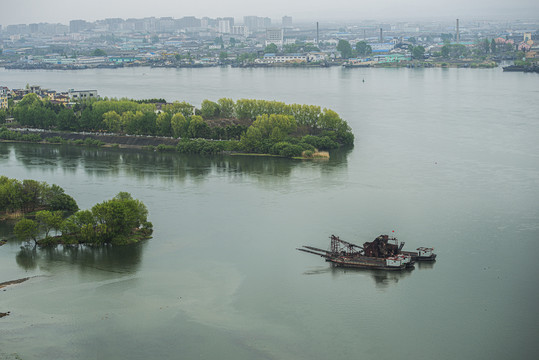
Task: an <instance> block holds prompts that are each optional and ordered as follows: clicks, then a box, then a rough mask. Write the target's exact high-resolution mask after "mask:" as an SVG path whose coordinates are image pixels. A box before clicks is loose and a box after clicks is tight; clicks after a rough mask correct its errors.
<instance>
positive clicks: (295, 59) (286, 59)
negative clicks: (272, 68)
mask: <svg viewBox="0 0 539 360" xmlns="http://www.w3.org/2000/svg"><path fill="white" fill-rule="evenodd" d="M300 62H307V55H302V54H283V55H275V54H265V55H264V58H263V59H256V60H255V63H258V64H277V63H280V64H282V63H300Z"/></svg>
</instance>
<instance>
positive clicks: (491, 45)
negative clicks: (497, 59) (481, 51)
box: [490, 39, 498, 54]
mask: <svg viewBox="0 0 539 360" xmlns="http://www.w3.org/2000/svg"><path fill="white" fill-rule="evenodd" d="M490 51H491V52H492V53H493V54H496V53H497V52H498V51H497V48H496V41H495V40H494V39H492V41H491V42H490Z"/></svg>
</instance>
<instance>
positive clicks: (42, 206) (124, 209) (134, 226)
mask: <svg viewBox="0 0 539 360" xmlns="http://www.w3.org/2000/svg"><path fill="white" fill-rule="evenodd" d="M0 215H1V218H0V220H4V221H5V220H9V219H13V220H15V219H20V220H18V222H17V223H16V224H15V227H14V233H15V235H16V236H17V238H18V239H19V240H22V241H34V244H35V245H39V246H53V245H59V244H61V245H79V244H83V245H93V246H99V245H104V244H111V245H127V244H132V243H136V242H139V241H141V240H145V239H148V238H150V236H151V234H152V232H153V225H152V223H151V222H149V221H148V219H147V218H148V209H147V208H146V206H145V205H144V204H143V203H142V202H141V201H140V200H137V199H133V198H132V196H131V195H130V194H129V193H127V192H120V193H118V194H117V195H116V196H115V197H114V198H112V199H110V200H106V201H104V202H102V203H99V204H96V205H94V206H93V207H92V208H91V209H90V210H78V206H77V204H76V202H75V200H74V199H73V198H72V197H71V196H69V195H67V194H65V193H64V190H63V189H62V188H60V187H59V186H58V185H52V186H49V185H48V184H46V183H44V182H41V183H40V182H38V181H35V180H23V181H22V182H21V181H18V180H16V179H9V178H7V177H5V176H2V177H0ZM53 232H54V233H55V235H54V236H53V235H52V233H53Z"/></svg>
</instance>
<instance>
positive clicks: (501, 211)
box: [0, 68, 539, 360]
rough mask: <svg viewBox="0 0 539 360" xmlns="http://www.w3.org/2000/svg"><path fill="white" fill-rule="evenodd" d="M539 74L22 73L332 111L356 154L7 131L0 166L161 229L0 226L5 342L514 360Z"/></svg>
mask: <svg viewBox="0 0 539 360" xmlns="http://www.w3.org/2000/svg"><path fill="white" fill-rule="evenodd" d="M538 80H539V75H537V74H525V73H503V72H502V70H501V69H500V68H497V69H484V70H483V69H349V70H346V69H340V68H330V69H288V68H276V69H232V68H210V69H179V70H175V69H150V68H128V69H120V70H105V69H104V70H84V71H15V70H10V71H8V70H4V69H0V85H4V86H8V87H10V88H21V87H24V86H25V85H26V84H27V83H29V84H31V85H33V84H38V85H41V86H42V87H45V88H50V89H55V90H59V91H65V90H67V89H70V88H74V89H78V90H82V89H96V90H98V92H99V95H101V96H109V97H112V96H114V97H130V98H138V99H140V98H159V97H162V98H165V99H167V100H168V101H172V100H180V101H183V100H185V101H188V102H191V103H192V104H194V105H196V106H200V103H201V102H202V100H204V99H210V100H213V101H216V100H217V99H219V98H221V97H231V98H233V99H239V98H257V99H268V100H280V101H284V102H286V103H301V104H316V105H321V106H323V107H329V108H331V109H333V110H335V111H336V112H337V113H339V114H340V115H341V116H342V117H343V118H344V119H345V120H347V121H348V123H349V124H350V126H351V127H352V129H353V131H354V134H355V136H356V143H355V147H354V148H353V149H343V150H340V151H334V152H332V153H331V158H330V160H328V161H300V160H289V159H279V158H252V157H241V156H213V157H205V156H180V155H175V154H160V153H152V152H144V151H134V150H119V149H91V148H79V147H65V146H56V145H47V146H41V145H34V144H10V143H0V175H5V176H8V177H12V178H17V179H28V178H31V179H36V180H40V181H46V182H48V183H55V184H58V185H60V186H62V187H63V188H64V189H65V190H66V192H67V193H68V194H70V195H72V196H73V197H74V198H75V199H76V200H77V202H78V204H79V206H80V207H81V208H89V207H91V206H92V205H93V204H95V203H97V202H101V201H103V200H106V199H109V198H111V197H112V196H114V195H115V194H116V193H118V192H120V191H128V192H130V193H131V194H132V195H133V196H134V197H136V198H138V199H140V200H142V201H143V202H144V203H145V204H146V205H147V207H148V209H149V213H150V215H149V219H150V221H152V222H153V224H154V234H153V238H152V239H150V240H148V241H146V242H144V243H142V244H139V245H137V246H132V247H127V248H102V249H89V248H78V249H77V248H69V249H67V248H66V249H63V248H60V247H59V248H56V249H33V248H32V247H25V246H22V245H23V244H21V243H20V242H18V241H16V240H15V239H13V238H12V237H11V235H10V232H11V228H10V227H9V226H7V225H1V226H0V238H3V237H8V238H9V242H8V243H7V244H6V245H4V246H2V247H0V282H3V281H8V280H14V279H18V278H22V277H27V276H29V277H31V278H30V280H28V281H26V282H24V283H22V284H18V285H13V286H9V287H7V288H4V289H2V291H0V312H7V311H10V312H11V313H10V315H9V316H6V317H4V318H2V319H0V358H12V356H14V355H12V354H18V356H19V357H20V358H21V359H24V360H27V359H157V358H159V359H179V358H181V359H195V358H199V359H238V360H239V359H249V360H250V359H287V360H292V359H347V358H360V359H390V358H399V359H432V358H436V359H455V358H462V359H489V360H491V359H507V358H514V359H524V358H532V357H534V356H533V355H534V354H536V353H537V352H538V351H539V343H538V342H537V338H539V327H538V326H537V324H538V323H539V312H538V311H537V303H538V301H539V288H538V283H539V260H538V259H537V255H535V251H536V250H537V249H536V248H535V245H537V241H538V240H539V206H538V204H539V121H538V117H537V114H539V102H538V101H537V99H538V98H539V81H538ZM393 231H395V233H394V234H395V235H396V236H397V237H398V238H399V240H401V241H405V242H406V245H405V248H407V249H409V250H413V249H415V248H417V247H419V246H432V247H434V248H435V252H436V253H437V254H438V260H437V261H436V262H435V263H433V264H417V266H416V268H415V269H414V270H412V271H406V272H403V273H395V272H390V273H388V272H383V271H367V270H363V271H352V270H342V269H332V268H330V267H329V266H328V265H327V263H325V262H324V261H323V259H322V258H319V257H316V256H314V255H310V254H305V253H302V252H299V251H296V250H295V249H296V248H297V247H300V246H302V245H311V246H315V247H320V248H326V247H327V246H328V244H329V236H330V235H331V234H335V235H339V236H340V237H341V238H342V239H344V240H348V241H351V242H355V243H363V242H365V241H371V240H372V239H374V238H375V237H376V236H378V235H380V234H393V233H392V232H393Z"/></svg>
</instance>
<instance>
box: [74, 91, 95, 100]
mask: <svg viewBox="0 0 539 360" xmlns="http://www.w3.org/2000/svg"><path fill="white" fill-rule="evenodd" d="M97 98H98V96H97V90H73V89H70V90H69V99H70V100H71V101H80V100H86V99H97Z"/></svg>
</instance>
